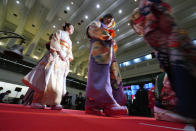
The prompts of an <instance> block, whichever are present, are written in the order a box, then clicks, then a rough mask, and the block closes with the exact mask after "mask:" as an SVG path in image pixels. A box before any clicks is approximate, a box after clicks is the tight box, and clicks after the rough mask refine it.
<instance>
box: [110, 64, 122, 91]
mask: <svg viewBox="0 0 196 131" xmlns="http://www.w3.org/2000/svg"><path fill="white" fill-rule="evenodd" d="M110 78H111V85H112V88H114V89H117V88H119V86H120V85H121V84H122V78H121V75H120V70H119V67H118V63H117V62H116V61H113V62H112V65H111V67H110Z"/></svg>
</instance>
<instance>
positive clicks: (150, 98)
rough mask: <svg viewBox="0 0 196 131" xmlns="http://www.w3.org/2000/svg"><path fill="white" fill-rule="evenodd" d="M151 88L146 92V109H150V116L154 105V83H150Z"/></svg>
mask: <svg viewBox="0 0 196 131" xmlns="http://www.w3.org/2000/svg"><path fill="white" fill-rule="evenodd" d="M152 84H153V87H152V88H150V90H149V92H148V108H149V109H150V115H151V116H153V114H154V105H155V100H156V97H155V88H156V87H155V82H154V81H153V82H152Z"/></svg>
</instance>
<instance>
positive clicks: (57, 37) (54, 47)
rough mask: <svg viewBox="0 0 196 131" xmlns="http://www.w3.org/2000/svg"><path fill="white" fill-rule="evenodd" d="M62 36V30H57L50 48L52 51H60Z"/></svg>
mask: <svg viewBox="0 0 196 131" xmlns="http://www.w3.org/2000/svg"><path fill="white" fill-rule="evenodd" d="M60 36H61V31H60V30H59V31H57V32H56V33H55V34H54V35H53V37H52V39H51V42H50V49H51V50H52V51H60V50H61V46H60Z"/></svg>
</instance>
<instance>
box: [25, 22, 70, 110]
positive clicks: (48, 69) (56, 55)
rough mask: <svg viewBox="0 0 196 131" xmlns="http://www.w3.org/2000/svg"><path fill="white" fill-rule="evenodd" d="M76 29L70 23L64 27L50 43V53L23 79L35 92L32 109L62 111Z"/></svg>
mask: <svg viewBox="0 0 196 131" xmlns="http://www.w3.org/2000/svg"><path fill="white" fill-rule="evenodd" d="M73 32H74V27H73V26H72V25H71V24H70V23H65V24H64V25H63V30H58V31H57V32H56V33H55V34H54V35H53V37H52V39H51V42H50V52H49V53H48V55H45V57H44V58H43V59H42V60H41V61H40V62H39V64H38V65H37V66H36V67H35V68H34V69H33V70H32V71H31V72H30V73H28V74H27V75H26V76H25V77H24V78H23V80H22V81H23V83H24V84H25V85H27V86H29V87H30V88H32V89H33V90H34V91H35V92H34V95H33V102H32V104H31V107H32V108H38V109H44V108H45V105H49V106H51V109H53V110H61V109H62V106H61V105H60V102H61V99H62V96H63V95H64V94H65V93H66V77H67V75H68V73H69V65H70V62H71V61H72V60H73V55H72V41H71V40H70V35H71V34H73Z"/></svg>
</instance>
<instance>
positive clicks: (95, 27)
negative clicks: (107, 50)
mask: <svg viewBox="0 0 196 131" xmlns="http://www.w3.org/2000/svg"><path fill="white" fill-rule="evenodd" d="M88 34H89V36H90V37H92V38H97V39H100V40H107V39H108V38H109V37H110V35H109V34H108V33H107V32H106V31H105V29H104V28H102V27H101V23H100V22H93V23H92V24H91V25H90V26H89V27H88Z"/></svg>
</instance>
